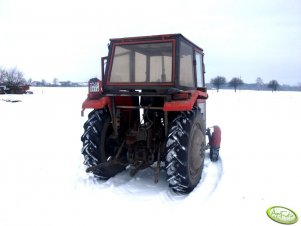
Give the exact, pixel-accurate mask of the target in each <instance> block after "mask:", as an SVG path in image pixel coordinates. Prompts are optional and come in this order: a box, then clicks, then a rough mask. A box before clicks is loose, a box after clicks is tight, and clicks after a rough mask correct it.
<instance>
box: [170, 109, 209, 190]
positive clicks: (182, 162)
mask: <svg viewBox="0 0 301 226" xmlns="http://www.w3.org/2000/svg"><path fill="white" fill-rule="evenodd" d="M205 131H206V125H205V121H204V119H203V117H202V114H201V113H200V110H198V109H197V108H193V109H192V110H191V111H186V112H181V113H180V114H179V115H178V116H177V117H176V118H175V119H174V120H173V121H172V122H171V123H170V126H169V133H168V136H167V140H166V147H165V150H166V159H165V161H166V162H165V163H166V172H167V181H168V183H169V187H171V188H172V190H173V191H174V192H176V193H181V194H187V193H189V192H191V191H192V190H193V189H194V188H195V187H196V186H197V184H198V183H199V181H200V179H201V176H202V172H203V167H204V159H205V145H206V137H205V133H206V132H205Z"/></svg>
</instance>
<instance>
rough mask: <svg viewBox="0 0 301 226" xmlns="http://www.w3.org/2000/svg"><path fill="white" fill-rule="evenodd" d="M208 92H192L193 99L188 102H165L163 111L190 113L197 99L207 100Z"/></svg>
mask: <svg viewBox="0 0 301 226" xmlns="http://www.w3.org/2000/svg"><path fill="white" fill-rule="evenodd" d="M207 97H208V95H207V93H206V92H203V91H199V90H195V91H192V92H191V97H190V98H189V99H187V100H175V101H170V102H165V103H164V106H163V111H190V110H191V109H192V107H193V106H194V104H195V102H196V101H197V99H198V98H199V99H207Z"/></svg>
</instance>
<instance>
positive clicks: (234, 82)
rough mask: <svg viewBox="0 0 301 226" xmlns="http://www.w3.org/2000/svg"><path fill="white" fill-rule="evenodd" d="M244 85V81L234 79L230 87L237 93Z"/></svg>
mask: <svg viewBox="0 0 301 226" xmlns="http://www.w3.org/2000/svg"><path fill="white" fill-rule="evenodd" d="M243 84H244V82H243V80H242V79H241V78H238V77H234V78H232V79H231V81H230V82H229V86H230V87H233V88H234V91H235V92H236V90H237V88H238V87H239V86H241V85H243Z"/></svg>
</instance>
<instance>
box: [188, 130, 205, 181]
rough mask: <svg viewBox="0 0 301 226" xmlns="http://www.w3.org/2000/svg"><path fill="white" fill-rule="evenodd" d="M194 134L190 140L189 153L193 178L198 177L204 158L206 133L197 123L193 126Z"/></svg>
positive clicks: (190, 172) (190, 171) (190, 170)
mask: <svg viewBox="0 0 301 226" xmlns="http://www.w3.org/2000/svg"><path fill="white" fill-rule="evenodd" d="M191 132H192V133H191V134H192V136H191V141H190V153H189V174H190V176H191V178H192V179H195V178H197V177H198V175H199V173H200V171H201V169H202V165H203V160H204V152H203V150H202V149H203V145H204V139H205V137H204V134H203V132H202V130H201V128H200V126H199V125H195V126H194V127H193V128H192V131H191Z"/></svg>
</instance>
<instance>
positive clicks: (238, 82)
mask: <svg viewBox="0 0 301 226" xmlns="http://www.w3.org/2000/svg"><path fill="white" fill-rule="evenodd" d="M210 84H211V85H212V86H213V87H214V88H215V89H216V90H217V92H218V91H219V90H220V89H221V88H225V87H227V86H228V87H230V88H233V89H234V91H235V92H236V90H237V89H238V88H239V87H240V86H243V85H244V84H245V83H244V82H243V80H242V79H241V78H240V77H234V78H232V79H231V80H230V81H229V82H227V80H226V78H225V77H223V76H217V77H215V78H213V79H211V81H210ZM253 87H256V88H257V90H262V89H263V88H265V87H266V88H268V89H271V90H272V92H276V91H277V90H278V89H279V87H280V85H279V83H278V81H277V80H271V81H269V83H267V84H264V82H263V80H262V78H260V77H258V78H257V79H256V83H255V84H253Z"/></svg>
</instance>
